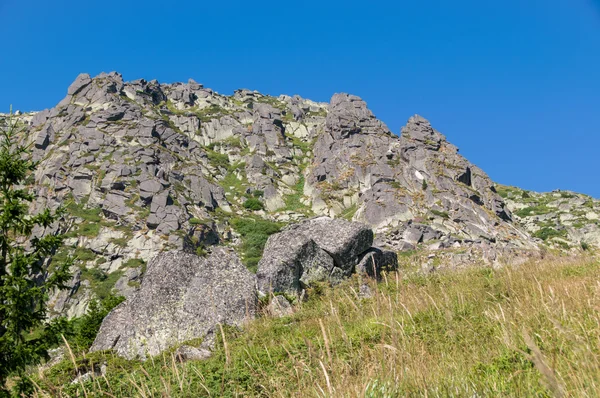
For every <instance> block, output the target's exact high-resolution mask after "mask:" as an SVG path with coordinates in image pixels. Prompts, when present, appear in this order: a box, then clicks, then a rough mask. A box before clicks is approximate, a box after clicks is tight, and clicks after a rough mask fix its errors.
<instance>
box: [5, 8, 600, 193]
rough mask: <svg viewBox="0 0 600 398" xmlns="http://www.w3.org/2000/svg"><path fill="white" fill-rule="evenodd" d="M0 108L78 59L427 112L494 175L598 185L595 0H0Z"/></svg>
mask: <svg viewBox="0 0 600 398" xmlns="http://www.w3.org/2000/svg"><path fill="white" fill-rule="evenodd" d="M0 37H2V44H1V45H0V111H4V112H6V111H8V107H9V105H10V104H11V103H12V104H13V105H14V107H15V109H21V110H39V109H43V108H49V107H52V106H54V105H55V104H56V103H57V102H58V101H59V100H60V99H62V97H64V95H65V94H66V90H67V87H68V86H69V84H70V83H71V82H72V81H73V80H74V79H75V77H76V76H77V75H78V74H79V73H80V72H88V73H90V74H91V75H95V74H98V73H100V72H102V71H107V72H108V71H112V70H116V71H119V72H121V73H122V74H123V76H124V78H125V79H126V80H133V79H137V78H146V79H154V78H156V79H158V80H159V81H161V82H174V81H187V79H188V78H190V77H192V78H194V79H195V80H196V81H198V82H201V83H203V84H204V85H205V86H207V87H211V88H213V89H215V90H216V91H218V92H220V93H223V94H230V93H232V92H233V90H234V89H236V88H242V87H243V88H250V89H256V90H259V91H261V92H263V93H267V94H272V95H278V94H282V93H284V94H299V95H301V96H303V97H307V98H311V99H315V100H319V101H328V100H329V98H330V97H331V95H332V94H333V93H335V92H350V93H353V94H356V95H359V96H361V97H362V98H363V99H365V100H366V101H367V103H368V104H369V106H370V108H371V109H372V110H373V112H374V113H375V114H376V116H378V117H379V118H380V119H382V120H383V121H385V122H386V123H387V124H388V126H389V127H390V129H392V131H394V132H396V133H397V132H399V131H400V127H401V126H402V125H403V124H404V123H405V122H406V120H407V119H408V117H409V116H411V115H413V114H415V113H418V114H421V115H423V116H424V117H426V118H428V119H429V120H430V121H431V122H432V123H433V125H434V127H436V128H437V129H438V130H440V131H441V132H442V133H444V134H445V135H446V136H447V137H448V139H449V141H450V142H452V143H454V144H455V145H457V146H458V147H459V148H460V149H461V153H462V154H463V155H464V156H466V157H467V158H468V159H469V160H470V161H471V162H473V163H475V164H477V165H478V166H479V167H481V168H482V169H483V170H485V171H486V172H487V173H488V174H489V175H490V176H491V177H492V178H493V179H494V180H495V181H497V182H500V183H503V184H510V185H517V186H520V187H522V188H525V189H531V190H538V191H548V190H552V189H556V188H562V189H570V190H574V191H578V192H583V193H587V194H590V195H593V196H595V197H600V167H599V166H600V161H599V160H598V151H599V147H600V4H599V1H598V0H543V1H542V0H504V1H502V2H500V1H481V0H463V1H461V0H455V1H441V0H421V1H399V0H397V1H373V2H364V1H350V0H346V1H303V2H275V1H270V0H264V1H260V2H256V1H244V2H239V1H228V2H214V1H212V2H205V1H191V0H189V1H183V0H180V1H177V0H176V1H167V2H165V1H155V0H146V1H137V0H136V1H134V0H120V1H115V0H103V1H95V0H90V1H80V0H78V1H73V0H62V1H61V0H55V1H52V2H50V1H41V0H35V1H34V0H0Z"/></svg>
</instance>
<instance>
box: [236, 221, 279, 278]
mask: <svg viewBox="0 0 600 398" xmlns="http://www.w3.org/2000/svg"><path fill="white" fill-rule="evenodd" d="M231 225H232V226H233V228H234V229H235V230H236V231H237V232H238V233H239V234H240V235H241V236H242V245H241V248H240V250H241V252H242V260H243V262H244V264H245V265H246V266H247V267H248V269H250V270H251V271H253V272H256V269H257V265H258V261H259V260H260V259H261V257H262V254H263V250H264V248H265V243H267V239H269V236H271V235H272V234H274V233H276V232H279V231H280V230H281V227H282V226H283V224H281V223H276V222H273V221H269V220H263V219H260V218H238V219H234V220H232V221H231Z"/></svg>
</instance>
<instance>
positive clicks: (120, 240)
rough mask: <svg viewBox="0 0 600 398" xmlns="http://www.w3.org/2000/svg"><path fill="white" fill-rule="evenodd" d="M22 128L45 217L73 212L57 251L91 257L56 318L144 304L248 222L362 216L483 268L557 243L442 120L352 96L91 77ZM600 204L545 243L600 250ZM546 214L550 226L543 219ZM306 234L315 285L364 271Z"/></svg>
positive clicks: (397, 240)
mask: <svg viewBox="0 0 600 398" xmlns="http://www.w3.org/2000/svg"><path fill="white" fill-rule="evenodd" d="M0 117H3V116H2V115H0ZM18 119H19V121H20V122H21V123H22V124H23V125H24V127H25V131H24V134H23V139H24V140H26V141H27V142H28V143H30V144H31V145H32V148H33V156H34V158H35V159H36V160H39V161H40V165H39V167H38V169H37V171H36V175H35V180H34V181H33V184H32V187H33V189H34V191H35V194H36V196H37V202H36V203H34V204H33V207H34V209H33V210H35V208H39V207H40V206H41V205H44V204H47V205H49V206H50V207H56V206H58V205H60V204H63V205H65V206H66V207H67V209H68V211H69V214H71V217H70V219H69V220H68V221H69V222H68V223H67V224H66V225H67V229H66V230H64V231H63V232H66V233H67V235H68V237H69V238H68V239H67V242H66V243H67V246H66V248H65V249H63V250H62V251H61V252H59V253H57V258H59V259H60V258H64V257H66V256H67V255H69V254H73V255H76V256H77V257H78V258H79V261H78V262H77V264H76V268H74V269H73V272H74V275H75V276H74V278H73V281H72V283H71V285H72V288H71V289H70V291H68V292H62V293H59V294H57V295H55V296H54V297H52V298H51V303H52V304H53V305H54V307H53V308H54V313H55V314H59V313H62V314H66V315H68V316H79V315H82V314H83V313H84V312H85V310H86V307H87V304H88V303H89V301H90V299H93V298H95V297H96V298H97V297H100V298H101V297H103V296H104V295H106V294H107V292H110V291H111V289H113V288H114V289H113V290H112V292H113V293H115V294H120V295H125V296H132V295H133V294H135V292H136V290H137V289H138V287H139V285H140V282H141V281H143V280H144V278H145V276H144V271H145V268H146V263H147V262H148V261H150V260H151V259H152V258H154V257H155V256H156V255H157V254H158V253H160V252H163V251H168V250H179V251H182V250H183V251H188V252H196V251H198V252H206V251H208V252H210V251H211V250H212V248H213V247H218V246H219V245H223V244H225V245H228V246H231V247H233V248H236V249H238V250H241V249H240V248H243V246H244V244H246V245H251V244H252V242H250V241H248V242H246V243H244V242H245V241H244V239H247V238H245V236H244V233H243V232H241V231H239V230H238V229H236V225H239V223H238V224H236V222H235V221H236V220H240V219H252V220H267V221H270V222H273V223H283V224H288V223H293V222H298V221H302V220H305V219H308V218H311V217H315V216H329V217H333V218H336V219H348V220H353V221H358V222H361V223H363V224H365V225H367V226H369V227H370V228H372V229H373V230H374V231H375V233H376V238H375V243H374V245H375V246H377V247H380V248H382V249H391V250H395V251H402V250H414V249H420V248H424V249H427V250H433V251H436V252H437V253H439V254H440V255H441V254H444V255H447V256H448V258H452V259H454V260H453V261H452V263H453V264H455V263H457V262H458V263H461V262H465V261H467V258H466V257H464V253H468V255H469V256H468V259H469V260H468V261H483V262H487V263H494V262H497V261H498V260H499V259H500V258H501V257H502V256H513V257H519V255H520V253H523V252H531V251H536V250H537V248H538V245H539V244H540V242H542V240H540V239H537V238H536V237H534V236H532V234H535V233H536V231H537V229H540V228H543V227H541V225H542V223H543V222H545V221H546V220H545V217H549V216H547V215H546V214H550V213H546V214H537V215H536V214H534V213H535V211H534V212H533V213H531V215H528V216H524V217H520V216H515V215H514V214H513V212H515V211H516V212H519V211H520V207H519V206H521V205H520V203H521V202H518V200H517V199H518V198H516V197H512V196H508V197H506V200H505V199H504V198H503V197H501V196H500V195H499V194H498V187H497V186H496V185H495V184H494V183H493V182H492V181H491V180H490V178H489V177H488V176H487V175H486V174H485V173H484V172H483V171H482V170H481V169H479V168H478V167H477V166H475V165H473V164H471V163H469V162H468V161H467V160H466V159H465V158H463V157H462V156H461V155H459V153H458V149H457V148H456V147H455V146H453V145H452V144H450V143H449V142H448V141H447V140H446V138H445V137H444V136H443V135H442V134H441V133H439V132H438V131H437V130H435V129H434V128H433V127H432V126H431V124H430V123H429V122H428V121H427V120H425V119H424V118H422V117H420V116H413V117H410V118H409V120H408V123H407V124H406V126H404V127H403V128H402V130H401V132H400V135H399V136H398V135H396V134H394V133H392V132H391V131H390V130H389V129H388V128H387V126H386V125H385V124H384V123H382V122H381V121H379V120H378V119H377V118H376V117H375V116H374V115H373V113H372V112H371V111H370V110H369V109H368V107H367V104H366V103H365V102H364V101H363V100H362V99H360V98H359V97H356V96H353V95H348V94H335V95H334V96H333V97H332V98H331V101H330V103H318V102H314V101H311V100H308V99H304V98H301V97H298V96H293V97H292V96H287V95H281V96H279V97H272V96H266V95H263V94H260V93H258V92H256V91H250V90H237V91H236V92H235V93H234V94H233V95H231V96H225V95H221V94H218V93H217V92H215V91H213V90H211V89H209V88H205V87H204V86H203V85H202V84H199V83H197V82H195V81H193V80H190V81H188V82H187V83H174V84H161V83H159V82H157V81H146V80H143V79H140V80H135V81H131V82H124V81H123V79H122V77H121V75H120V74H118V73H115V72H112V73H102V74H100V75H98V76H96V77H94V78H92V77H90V76H89V75H85V74H82V75H80V76H78V77H77V79H76V80H75V81H74V82H73V84H71V86H70V87H69V88H68V89H67V95H66V97H65V98H64V99H63V100H62V101H61V102H60V103H59V104H57V105H56V106H55V107H54V108H52V109H48V110H44V111H41V112H37V113H30V114H20V115H19V116H18ZM559 199H561V198H557V201H559ZM586 200H587V199H586ZM585 203H586V204H587V203H588V202H585ZM590 203H591V207H589V208H587V209H585V210H586V211H587V213H586V214H585V215H584V216H582V217H584V218H585V219H586V220H587V221H589V222H587V221H586V223H580V222H573V223H571V224H570V225H568V228H569V229H568V232H567V233H566V235H561V236H552V237H550V238H548V237H547V236H546V235H544V236H546V238H547V239H546V240H544V242H545V243H547V244H550V243H551V242H553V241H556V242H558V241H557V240H556V239H566V240H567V241H568V240H569V239H571V240H573V241H577V242H570V243H567V246H568V247H571V248H573V250H575V247H576V246H579V244H580V242H579V241H589V244H595V243H598V240H597V238H595V237H597V232H594V231H597V223H598V222H597V220H596V221H595V220H594V217H595V215H597V214H600V206H599V204H598V202H597V201H591V202H590ZM553 205H554V204H552V203H548V207H551V206H553ZM556 206H557V207H556V209H557V212H556V213H555V214H556V217H554V218H552V220H548V221H552V222H553V223H555V224H560V223H563V224H561V225H567V224H568V223H569V222H570V221H569V220H568V218H569V215H568V214H559V213H560V212H562V210H560V209H561V208H563V207H564V206H566V205H565V204H563V203H558V202H557V203H556ZM561 206H562V207H561ZM569 206H571V205H569ZM576 206H577V205H576V204H575V203H573V206H571V207H569V209H575V207H576ZM569 211H570V210H569ZM588 213H589V214H588ZM521 214H522V213H521ZM533 216H535V217H538V216H539V217H541V218H540V219H539V220H536V221H533V223H534V224H535V226H532V223H531V222H530V221H528V220H529V218H528V217H533ZM542 216H543V217H542ZM577 217H579V216H577ZM542 218H544V219H543V220H542ZM578 220H579V218H578ZM594 223H595V224H594ZM277 225H279V224H277ZM590 225H594V226H590ZM554 229H556V228H554ZM286 233H288V234H292V235H293V234H295V233H296V232H290V231H287V232H286ZM559 233H561V234H562V232H560V231H559ZM297 238H298V241H297V242H296V243H297V245H298V246H297V247H295V248H294V249H293V250H292V249H290V250H291V251H294V253H297V255H298V256H305V255H310V256H311V258H312V259H313V260H314V267H312V268H311V269H310V272H307V273H306V275H304V274H303V275H302V278H304V279H305V280H307V278H308V279H311V278H317V279H322V278H323V275H325V274H327V273H329V276H328V278H330V279H331V278H333V279H335V278H336V277H337V275H338V274H339V275H346V274H347V273H348V272H349V267H350V266H349V265H348V264H346V263H345V262H344V261H345V260H344V259H343V258H336V257H335V254H332V252H329V254H327V255H325V254H323V252H325V253H327V251H328V249H327V247H326V244H325V243H323V242H318V241H317V240H315V239H314V238H312V242H313V243H312V244H311V243H310V242H307V241H305V240H302V239H303V238H302V237H301V236H300V235H298V236H297ZM279 244H281V246H282V247H283V246H285V245H286V244H289V242H283V241H282V242H279V243H278V242H277V240H276V239H275V238H273V240H272V241H270V242H269V244H268V245H267V246H268V247H267V249H268V253H272V252H273V250H272V249H273V248H274V247H278V245H279ZM586 244H587V243H586ZM367 246H368V247H364V248H362V247H361V248H360V250H366V249H368V248H369V247H370V246H371V243H369V245H367ZM357 250H358V249H357ZM458 250H460V251H461V252H462V253H461V254H460V255H458V254H457V255H455V253H454V251H458ZM569 250H570V249H569ZM284 254H285V255H286V256H288V255H290V253H284ZM358 254H360V253H358ZM269 256H272V255H271V254H269ZM273 256H275V255H273ZM372 257H373V258H374V259H376V258H379V257H381V254H380V253H379V252H377V251H374V252H372ZM354 258H355V257H353V259H354ZM280 260H281V261H288V260H289V261H291V260H290V259H287V258H283V257H282V259H280ZM244 261H245V257H244ZM266 261H267V260H266V259H265V260H264V261H263V264H264V263H265V262H266ZM269 261H270V260H269ZM353 261H354V260H353ZM352 266H353V267H355V268H356V267H357V266H359V267H363V266H364V264H363V265H360V261H359V263H357V264H353V265H352ZM264 269H266V268H264V265H263V270H264ZM367 270H368V267H367ZM259 275H260V274H259ZM292 279H293V278H292ZM298 280H299V281H300V283H303V282H302V280H300V279H298ZM294 281H295V282H293V283H297V281H296V280H295V279H294Z"/></svg>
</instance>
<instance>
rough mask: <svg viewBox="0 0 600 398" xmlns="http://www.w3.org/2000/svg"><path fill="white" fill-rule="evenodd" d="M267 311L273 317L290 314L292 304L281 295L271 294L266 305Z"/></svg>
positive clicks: (291, 312)
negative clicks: (271, 297) (269, 300)
mask: <svg viewBox="0 0 600 398" xmlns="http://www.w3.org/2000/svg"><path fill="white" fill-rule="evenodd" d="M267 312H268V313H269V314H270V315H271V316H274V317H277V318H281V317H284V316H290V315H292V314H293V313H294V310H293V308H292V305H291V304H290V302H289V301H288V300H287V299H286V298H285V297H283V296H273V299H272V300H271V302H270V303H269V305H268V306H267Z"/></svg>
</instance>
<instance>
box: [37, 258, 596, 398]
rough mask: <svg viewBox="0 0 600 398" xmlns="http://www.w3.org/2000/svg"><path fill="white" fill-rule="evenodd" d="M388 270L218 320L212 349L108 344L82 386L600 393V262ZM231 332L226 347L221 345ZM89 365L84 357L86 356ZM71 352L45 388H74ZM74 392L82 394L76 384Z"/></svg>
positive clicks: (196, 391) (230, 391)
mask: <svg viewBox="0 0 600 398" xmlns="http://www.w3.org/2000/svg"><path fill="white" fill-rule="evenodd" d="M406 275H407V273H406V272H400V273H398V274H392V275H388V277H387V279H386V280H385V281H383V282H382V283H380V284H379V285H372V290H373V292H374V296H373V298H371V299H359V298H358V295H357V290H358V281H357V280H356V279H354V280H351V281H350V282H348V283H347V284H346V285H344V286H342V287H341V288H336V289H333V290H332V289H322V290H321V291H319V292H312V293H313V294H312V298H311V299H310V300H309V301H308V302H305V303H303V305H302V306H301V307H299V308H298V309H297V311H296V313H295V314H294V315H293V316H291V317H286V318H281V319H271V318H268V317H261V318H259V319H257V320H255V321H253V322H251V323H250V324H249V325H248V326H247V328H246V330H245V331H244V332H243V333H242V332H238V331H234V330H226V331H225V332H224V334H223V335H224V336H225V339H224V340H223V338H221V339H220V340H219V342H218V344H217V348H216V350H215V355H214V356H213V357H212V358H211V359H209V360H207V361H204V362H188V363H185V364H175V361H174V359H173V358H172V356H171V354H166V355H163V356H162V357H158V358H154V359H153V360H150V361H147V362H145V363H143V364H142V363H139V362H135V361H131V362H128V361H124V360H121V359H117V358H114V357H111V356H110V355H107V354H102V355H101V354H98V353H96V354H94V355H88V357H87V360H83V359H81V358H80V359H79V360H78V361H79V363H85V362H88V364H89V363H90V362H97V363H101V362H103V361H106V362H107V363H108V372H107V374H106V378H102V377H99V378H96V379H95V380H93V381H88V382H86V383H84V384H83V386H84V387H85V389H86V393H87V395H88V396H111V395H104V394H103V393H101V391H104V392H107V393H109V394H112V396H119V397H121V396H146V397H150V396H174V397H195V396H214V397H220V396H295V397H310V396H336V397H338V396H340V397H341V396H368V397H392V396H425V395H427V396H432V397H435V396H444V397H446V396H460V397H463V396H469V397H472V396H523V397H525V396H561V395H566V396H585V395H587V396H594V395H595V394H596V392H597V391H600V316H599V313H598V310H599V309H600V284H599V283H598V280H600V263H598V261H597V260H592V259H590V258H582V259H567V258H562V259H551V260H548V259H546V260H543V261H542V262H541V263H534V262H530V263H527V264H525V265H523V266H521V267H518V268H510V267H507V268H504V269H501V270H492V269H489V268H483V269H468V270H463V271H459V272H453V273H439V274H431V275H427V276H419V275H416V274H413V276H406ZM223 341H225V344H223ZM88 366H89V365H88ZM73 369H74V367H73V365H72V363H71V362H70V361H63V362H62V363H60V364H59V365H57V366H55V367H54V368H52V369H51V370H50V371H47V372H46V373H45V374H44V375H43V376H42V377H41V378H38V379H37V383H38V384H39V385H40V387H41V388H42V389H43V390H44V391H45V393H42V392H40V396H44V395H45V394H47V395H45V396H74V395H75V392H76V391H77V390H79V392H80V393H81V392H83V391H82V388H83V387H82V385H81V384H77V383H75V384H70V381H71V380H72V378H73V376H74V370H73ZM79 396H83V395H82V394H81V395H79Z"/></svg>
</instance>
